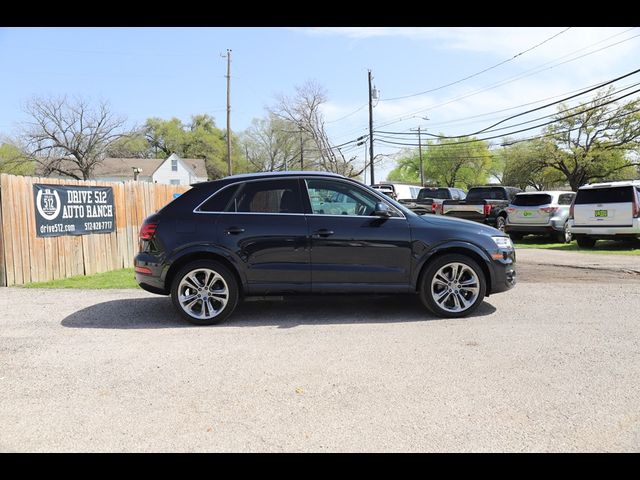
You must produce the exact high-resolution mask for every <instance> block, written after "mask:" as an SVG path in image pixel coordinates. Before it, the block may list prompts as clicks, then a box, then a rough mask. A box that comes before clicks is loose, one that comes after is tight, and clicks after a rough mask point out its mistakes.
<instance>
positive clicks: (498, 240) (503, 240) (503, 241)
mask: <svg viewBox="0 0 640 480" xmlns="http://www.w3.org/2000/svg"><path fill="white" fill-rule="evenodd" d="M491 238H492V239H493V241H494V242H495V244H496V245H497V246H498V248H507V249H509V248H513V243H511V239H510V238H509V237H491Z"/></svg>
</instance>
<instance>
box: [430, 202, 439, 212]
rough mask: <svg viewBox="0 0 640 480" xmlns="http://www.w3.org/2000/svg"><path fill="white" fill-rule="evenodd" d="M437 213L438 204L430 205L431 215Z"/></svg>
mask: <svg viewBox="0 0 640 480" xmlns="http://www.w3.org/2000/svg"><path fill="white" fill-rule="evenodd" d="M437 211H438V204H437V203H436V202H433V203H432V204H431V213H436V212H437Z"/></svg>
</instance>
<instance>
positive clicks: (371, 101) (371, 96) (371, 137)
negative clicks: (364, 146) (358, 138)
mask: <svg viewBox="0 0 640 480" xmlns="http://www.w3.org/2000/svg"><path fill="white" fill-rule="evenodd" d="M368 72H369V158H370V159H371V160H370V161H371V164H370V166H369V168H370V169H371V175H370V176H371V185H373V184H374V183H376V182H375V177H374V176H373V91H372V90H371V70H368Z"/></svg>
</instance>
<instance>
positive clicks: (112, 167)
mask: <svg viewBox="0 0 640 480" xmlns="http://www.w3.org/2000/svg"><path fill="white" fill-rule="evenodd" d="M178 158H180V157H178ZM167 160H168V158H167V159H163V158H114V157H108V158H105V159H104V161H103V162H101V163H99V164H98V165H96V167H95V169H94V170H93V177H94V178H97V177H131V178H132V179H133V167H137V168H141V169H142V173H141V174H140V175H142V176H144V177H150V176H151V175H153V174H154V173H155V171H156V170H158V168H160V165H162V164H163V163H164V162H165V161H167ZM180 160H181V161H182V162H183V163H184V164H185V165H186V166H187V168H190V169H191V170H192V171H193V173H194V174H195V176H197V177H200V178H207V177H208V175H207V167H206V164H205V161H204V159H202V158H180ZM63 165H64V169H65V170H66V171H70V172H73V173H75V174H76V175H78V176H80V177H82V174H81V173H80V171H79V170H78V169H77V167H75V164H74V163H73V162H71V161H63ZM36 174H37V175H42V169H41V168H39V169H38V171H37V172H36Z"/></svg>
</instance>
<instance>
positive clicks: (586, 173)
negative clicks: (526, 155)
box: [544, 88, 640, 190]
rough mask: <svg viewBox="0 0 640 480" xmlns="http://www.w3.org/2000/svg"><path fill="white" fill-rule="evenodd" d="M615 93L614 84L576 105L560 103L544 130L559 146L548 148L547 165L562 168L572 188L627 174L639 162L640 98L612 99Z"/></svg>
mask: <svg viewBox="0 0 640 480" xmlns="http://www.w3.org/2000/svg"><path fill="white" fill-rule="evenodd" d="M613 93H614V90H613V89H612V88H610V89H608V90H607V91H600V92H599V93H598V95H596V97H595V98H594V99H593V101H591V102H590V103H589V104H585V105H582V106H579V107H576V108H571V109H570V108H567V107H566V106H564V105H561V106H560V107H559V109H558V113H557V114H556V115H555V117H554V119H555V122H554V123H553V124H551V125H549V126H548V127H546V129H545V131H544V133H545V134H546V135H547V136H549V138H550V139H551V140H552V141H553V143H554V144H555V147H556V148H555V149H549V150H548V151H547V152H546V156H545V158H544V160H545V165H546V166H547V167H550V168H552V169H554V170H557V171H558V172H560V173H561V174H562V175H563V176H564V178H565V179H566V182H567V183H568V184H569V185H570V186H571V189H572V190H577V189H578V187H580V186H581V185H584V184H585V183H590V182H593V181H606V180H615V179H618V178H624V177H626V176H628V175H630V174H633V173H634V171H635V169H636V167H637V165H638V159H637V155H635V154H634V152H635V151H637V149H638V147H639V146H640V112H639V110H640V99H634V100H631V101H628V102H626V103H619V102H611V98H612V97H613ZM610 102H611V103H610Z"/></svg>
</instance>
